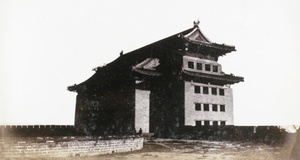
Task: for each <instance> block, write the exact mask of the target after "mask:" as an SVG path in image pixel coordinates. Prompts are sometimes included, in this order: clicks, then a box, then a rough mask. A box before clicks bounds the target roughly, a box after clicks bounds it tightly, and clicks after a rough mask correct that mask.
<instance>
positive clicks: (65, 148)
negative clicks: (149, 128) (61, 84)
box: [0, 135, 144, 157]
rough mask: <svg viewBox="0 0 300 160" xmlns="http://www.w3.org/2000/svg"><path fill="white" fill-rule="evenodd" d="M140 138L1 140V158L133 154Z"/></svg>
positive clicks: (140, 143) (84, 137) (140, 141)
mask: <svg viewBox="0 0 300 160" xmlns="http://www.w3.org/2000/svg"><path fill="white" fill-rule="evenodd" d="M143 143H144V137H141V136H136V135H132V136H105V137H103V136H100V137H99V136H97V137H96V136H66V137H1V138H0V157H72V156H93V155H101V154H111V153H120V152H131V151H135V150H140V149H142V148H143Z"/></svg>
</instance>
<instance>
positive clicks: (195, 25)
mask: <svg viewBox="0 0 300 160" xmlns="http://www.w3.org/2000/svg"><path fill="white" fill-rule="evenodd" d="M199 24H200V21H199V19H198V20H197V21H194V28H195V27H197V28H199Z"/></svg>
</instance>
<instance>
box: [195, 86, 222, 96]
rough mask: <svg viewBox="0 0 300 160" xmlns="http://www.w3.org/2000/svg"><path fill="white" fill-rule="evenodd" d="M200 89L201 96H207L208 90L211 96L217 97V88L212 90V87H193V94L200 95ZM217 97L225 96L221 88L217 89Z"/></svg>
mask: <svg viewBox="0 0 300 160" xmlns="http://www.w3.org/2000/svg"><path fill="white" fill-rule="evenodd" d="M201 88H202V93H203V94H209V90H211V92H210V93H211V94H212V95H218V93H217V92H218V89H217V88H214V87H212V88H209V87H201V86H195V87H194V92H195V93H198V94H200V93H201ZM219 95H220V96H224V95H225V92H224V89H223V88H219Z"/></svg>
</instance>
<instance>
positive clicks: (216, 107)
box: [195, 103, 225, 112]
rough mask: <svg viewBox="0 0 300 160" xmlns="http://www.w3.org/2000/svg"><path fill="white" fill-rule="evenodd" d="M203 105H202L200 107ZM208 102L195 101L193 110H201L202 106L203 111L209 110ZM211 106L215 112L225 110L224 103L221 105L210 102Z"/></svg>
mask: <svg viewBox="0 0 300 160" xmlns="http://www.w3.org/2000/svg"><path fill="white" fill-rule="evenodd" d="M202 106H203V107H202ZM209 106H210V104H201V103H195V110H196V111H202V108H203V111H209V110H210V109H209V108H210V107H209ZM211 106H212V107H211V108H212V111H215V112H218V111H220V112H225V105H223V104H221V105H217V104H211Z"/></svg>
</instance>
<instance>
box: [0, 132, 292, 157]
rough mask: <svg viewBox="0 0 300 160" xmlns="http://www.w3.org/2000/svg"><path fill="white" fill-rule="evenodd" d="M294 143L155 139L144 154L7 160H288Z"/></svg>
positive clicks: (131, 153) (148, 144) (147, 146)
mask: <svg viewBox="0 0 300 160" xmlns="http://www.w3.org/2000/svg"><path fill="white" fill-rule="evenodd" d="M294 142H295V136H293V137H290V139H289V140H287V142H286V143H285V144H283V145H277V146H271V145H266V144H255V143H252V142H243V143H242V142H228V141H222V142H219V141H204V140H174V139H172V140H171V139H154V140H146V142H145V144H144V148H143V149H142V150H139V151H134V152H130V153H116V154H108V155H98V156H90V157H64V158H50V157H36V158H24V157H23V158H5V160H15V159H20V160H21V159H25V160H33V159H39V160H63V159H67V160H83V159H84V160H140V159H143V160H150V159H151V160H152V159H154V160H155V159H157V160H161V159H162V160H193V159H218V160H219V159H221V160H222V159H228V160H229V159H230V160H232V159H233V160H247V159H248V160H252V159H254V160H274V159H275V160H276V159H278V160H286V159H290V156H291V151H292V148H293V145H294ZM0 159H1V157H0Z"/></svg>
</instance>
